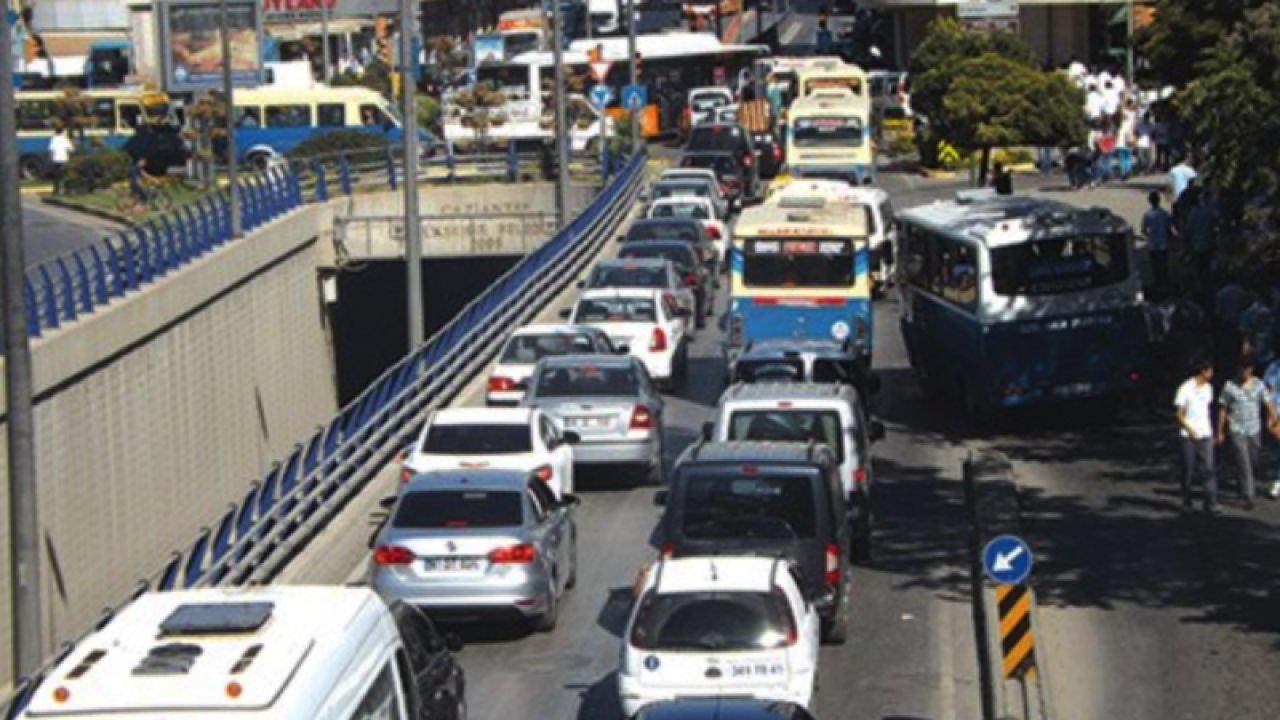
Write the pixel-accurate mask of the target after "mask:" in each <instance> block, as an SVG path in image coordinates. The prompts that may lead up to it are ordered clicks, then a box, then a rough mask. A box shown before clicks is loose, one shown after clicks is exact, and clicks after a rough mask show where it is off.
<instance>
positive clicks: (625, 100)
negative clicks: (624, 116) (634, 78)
mask: <svg viewBox="0 0 1280 720" xmlns="http://www.w3.org/2000/svg"><path fill="white" fill-rule="evenodd" d="M648 104H649V88H647V87H645V86H644V85H623V86H622V107H624V108H626V109H628V110H639V109H640V108H643V107H644V106H646V105H648Z"/></svg>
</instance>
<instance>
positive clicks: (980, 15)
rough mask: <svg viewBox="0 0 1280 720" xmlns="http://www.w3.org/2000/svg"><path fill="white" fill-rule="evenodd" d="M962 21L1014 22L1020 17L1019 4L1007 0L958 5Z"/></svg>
mask: <svg viewBox="0 0 1280 720" xmlns="http://www.w3.org/2000/svg"><path fill="white" fill-rule="evenodd" d="M956 17H957V18H958V19H960V20H1012V19H1014V18H1017V17H1018V3H1016V2H1007V1H1005V0H969V1H968V2H962V3H960V4H958V5H956Z"/></svg>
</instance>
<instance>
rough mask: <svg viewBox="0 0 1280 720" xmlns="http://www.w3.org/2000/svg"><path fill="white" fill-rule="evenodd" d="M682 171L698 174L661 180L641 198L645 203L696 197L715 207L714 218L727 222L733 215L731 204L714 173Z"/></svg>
mask: <svg viewBox="0 0 1280 720" xmlns="http://www.w3.org/2000/svg"><path fill="white" fill-rule="evenodd" d="M681 169H682V170H697V171H698V174H697V175H696V176H695V175H686V176H679V177H668V178H661V179H659V180H658V182H656V183H654V184H653V186H652V187H650V188H649V192H648V193H647V194H645V195H643V196H642V197H643V198H644V199H645V200H646V201H647V202H654V201H656V200H661V199H663V198H669V197H678V196H682V195H696V196H698V197H705V198H707V199H708V200H710V201H711V202H712V204H713V205H715V207H716V217H717V218H719V219H721V220H724V221H726V222H728V220H729V216H730V215H732V214H733V207H732V206H731V205H732V204H731V203H730V202H729V195H728V192H727V189H726V188H723V187H721V186H720V181H719V180H717V179H716V174H715V171H713V170H709V169H707V168H681Z"/></svg>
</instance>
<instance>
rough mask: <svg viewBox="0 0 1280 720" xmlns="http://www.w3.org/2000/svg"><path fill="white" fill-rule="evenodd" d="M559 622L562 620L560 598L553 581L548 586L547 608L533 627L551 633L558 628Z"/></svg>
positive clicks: (541, 631)
mask: <svg viewBox="0 0 1280 720" xmlns="http://www.w3.org/2000/svg"><path fill="white" fill-rule="evenodd" d="M558 622H560V598H559V596H557V595H556V589H555V583H554V582H552V583H551V587H549V588H547V610H546V612H544V613H542V614H541V615H539V616H538V619H537V621H535V622H534V625H533V629H534V630H535V631H537V632H540V633H549V632H551V631H552V630H555V629H556V624H557V623H558Z"/></svg>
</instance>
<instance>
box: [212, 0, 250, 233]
mask: <svg viewBox="0 0 1280 720" xmlns="http://www.w3.org/2000/svg"><path fill="white" fill-rule="evenodd" d="M218 17H219V22H220V23H221V25H222V27H220V28H219V30H218V34H219V35H220V36H221V45H222V96H223V102H225V103H226V111H227V112H226V123H227V126H226V131H227V194H229V195H230V196H231V237H233V238H238V237H240V236H241V235H244V228H243V227H242V223H241V222H240V193H238V192H236V186H237V178H236V164H237V155H236V120H235V114H236V113H235V100H234V94H233V93H234V92H235V89H234V87H233V85H232V82H231V32H230V29H231V18H230V16H229V13H228V10H227V0H218Z"/></svg>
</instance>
